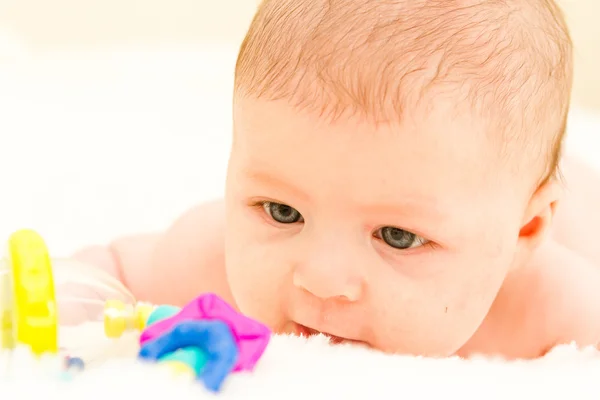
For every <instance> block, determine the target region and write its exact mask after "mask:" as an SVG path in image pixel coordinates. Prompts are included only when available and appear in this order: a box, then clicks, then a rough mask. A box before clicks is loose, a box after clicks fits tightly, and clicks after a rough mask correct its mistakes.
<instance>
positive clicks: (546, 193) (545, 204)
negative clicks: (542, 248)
mask: <svg viewBox="0 0 600 400" xmlns="http://www.w3.org/2000/svg"><path fill="white" fill-rule="evenodd" d="M561 194H562V186H561V184H560V182H559V181H558V179H549V180H548V181H547V182H546V183H544V184H542V185H540V187H539V188H538V189H537V190H536V191H535V193H534V194H533V196H531V199H530V200H529V204H528V205H527V209H526V210H525V214H524V218H523V221H522V224H521V229H520V231H519V243H520V245H521V246H522V247H524V250H525V249H527V250H534V249H535V248H537V247H538V246H539V244H540V243H541V242H542V241H543V240H544V239H545V238H546V237H547V235H548V234H549V232H550V228H551V226H552V218H553V217H554V212H555V209H556V204H557V203H558V201H559V199H560V196H561Z"/></svg>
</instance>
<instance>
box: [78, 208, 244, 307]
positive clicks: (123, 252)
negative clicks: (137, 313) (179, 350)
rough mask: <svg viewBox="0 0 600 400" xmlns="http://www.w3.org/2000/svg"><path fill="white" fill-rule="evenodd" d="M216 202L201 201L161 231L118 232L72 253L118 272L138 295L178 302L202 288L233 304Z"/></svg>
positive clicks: (221, 219)
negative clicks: (112, 237)
mask: <svg viewBox="0 0 600 400" xmlns="http://www.w3.org/2000/svg"><path fill="white" fill-rule="evenodd" d="M224 213H225V208H224V204H223V202H222V201H214V202H211V203H206V204H201V205H199V206H196V207H194V208H192V209H191V210H189V211H188V212H187V213H185V214H184V215H183V216H181V217H180V218H179V219H178V220H177V221H176V222H175V223H174V224H173V225H172V226H171V227H170V228H169V229H168V230H167V231H166V232H164V233H157V234H146V235H138V236H130V237H124V238H120V239H117V240H115V241H114V242H112V243H111V244H110V245H108V246H106V247H100V246H97V247H91V248H88V249H84V250H82V251H79V252H78V253H76V254H75V255H74V258H76V259H78V260H80V261H83V262H86V263H89V264H92V265H95V266H97V267H100V268H103V269H105V270H106V271H108V272H110V273H111V274H112V275H114V276H116V277H118V278H119V279H120V280H121V281H122V282H123V283H124V284H125V285H126V286H127V287H128V288H129V289H130V290H131V291H132V293H133V295H134V296H135V297H136V298H137V299H138V300H143V301H150V302H153V303H156V304H165V303H168V304H175V305H183V304H185V303H187V302H188V301H190V300H191V299H193V298H194V297H195V296H197V295H198V294H200V293H202V292H209V291H210V292H214V293H216V294H218V295H219V296H221V297H223V298H224V299H225V300H227V301H229V302H230V303H232V304H233V299H232V298H231V293H230V291H229V287H228V285H227V280H226V278H225V268H224V266H225V263H224V234H223V229H224V222H225V214H224Z"/></svg>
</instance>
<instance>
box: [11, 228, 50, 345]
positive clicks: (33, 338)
mask: <svg viewBox="0 0 600 400" xmlns="http://www.w3.org/2000/svg"><path fill="white" fill-rule="evenodd" d="M8 262H9V264H10V266H11V269H12V276H11V278H12V291H13V301H14V303H13V304H14V307H13V332H14V338H15V342H16V344H17V345H18V344H24V345H28V346H29V347H30V348H31V350H32V351H33V352H34V353H35V354H38V355H39V354H43V353H56V352H58V316H57V305H56V296H55V291H54V277H53V275H52V262H51V260H50V254H49V253H48V249H47V247H46V244H45V243H44V240H43V239H42V237H41V236H40V235H38V234H37V233H36V232H34V231H31V230H26V229H24V230H20V231H17V232H15V233H14V234H13V235H12V236H11V237H10V238H9V240H8Z"/></svg>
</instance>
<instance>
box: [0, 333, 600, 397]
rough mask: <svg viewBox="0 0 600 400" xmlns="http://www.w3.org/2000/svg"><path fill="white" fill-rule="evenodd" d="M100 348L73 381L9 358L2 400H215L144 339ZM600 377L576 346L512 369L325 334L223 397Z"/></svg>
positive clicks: (597, 360) (282, 346)
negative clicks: (143, 358) (337, 341)
mask: <svg viewBox="0 0 600 400" xmlns="http://www.w3.org/2000/svg"><path fill="white" fill-rule="evenodd" d="M88 329H89V330H88ZM86 330H88V331H87V332H86ZM98 331H101V326H90V325H88V326H83V327H81V328H80V330H79V332H78V334H80V335H83V336H85V335H86V334H88V333H91V334H92V336H94V335H96V334H97V333H98ZM100 348H101V349H102V351H100V352H96V356H101V355H100V353H102V354H103V357H104V358H106V355H107V354H110V355H111V356H110V358H108V360H106V361H104V362H102V363H101V364H100V365H96V366H94V367H90V368H89V369H88V370H87V371H85V372H83V373H82V374H80V375H78V376H76V377H75V378H74V379H73V380H71V381H69V382H66V381H61V380H59V379H56V377H55V376H54V375H50V374H49V373H48V371H50V370H52V368H57V366H56V362H55V361H54V362H53V360H50V359H47V360H44V362H35V361H33V360H32V358H31V356H30V355H29V353H28V352H26V351H19V352H17V353H16V354H12V357H11V356H9V355H6V354H5V355H1V356H0V366H1V367H0V394H1V395H2V398H19V399H23V398H31V399H33V398H34V397H39V396H52V397H54V396H60V398H61V399H80V398H82V397H83V398H87V396H94V397H95V398H110V397H115V396H116V397H118V398H126V397H128V398H129V397H133V396H140V398H143V397H145V396H148V397H152V398H164V397H169V398H172V399H178V400H186V399H190V400H192V399H203V398H213V394H212V393H210V392H207V391H206V390H205V389H204V387H203V386H202V385H201V384H200V383H198V382H194V381H193V380H190V379H186V378H182V377H179V378H177V377H174V376H172V375H171V374H170V373H169V372H167V371H166V370H164V369H162V368H160V367H159V366H157V365H155V364H152V365H150V364H142V363H139V362H137V361H136V360H135V351H136V348H137V347H136V346H135V341H132V340H126V341H125V343H123V342H116V343H113V344H106V343H104V342H102V341H101V343H100ZM88 355H89V354H88ZM7 366H8V367H9V368H6V367H7ZM2 367H4V369H2ZM598 376H600V357H599V354H598V352H597V351H595V350H589V351H588V350H586V351H579V350H576V349H575V348H573V347H570V346H563V347H559V348H557V349H555V350H554V351H553V352H551V353H550V354H548V355H547V356H546V357H545V358H543V359H540V360H536V361H528V362H510V363H508V362H503V361H502V360H490V359H474V360H470V361H465V360H461V359H458V358H449V359H440V360H433V359H426V358H416V357H404V356H391V355H384V354H381V353H378V352H375V351H371V350H367V349H364V348H359V347H352V346H350V345H342V346H331V345H329V344H328V343H327V340H326V339H325V338H324V337H323V336H318V337H313V338H311V339H309V340H306V339H302V338H296V337H289V336H275V337H274V338H273V339H272V342H271V343H270V344H269V346H268V347H267V350H266V352H265V354H264V355H263V357H262V358H261V360H260V361H259V363H258V364H257V367H256V369H255V370H254V371H253V372H252V373H244V374H233V375H230V376H229V377H228V378H227V380H226V383H225V384H224V386H223V388H222V391H221V392H220V393H219V395H220V397H222V398H224V399H262V400H267V399H303V400H305V399H367V398H370V399H399V398H411V399H434V398H446V397H450V398H452V397H456V398H460V399H467V400H468V399H473V400H475V399H477V400H479V399H481V398H484V399H509V398H510V399H534V398H570V397H573V398H577V399H588V398H589V399H597V398H598V396H599V394H600V380H599V379H598ZM5 396H6V397H5ZM13 396H14V397H13ZM57 398H58V397H57Z"/></svg>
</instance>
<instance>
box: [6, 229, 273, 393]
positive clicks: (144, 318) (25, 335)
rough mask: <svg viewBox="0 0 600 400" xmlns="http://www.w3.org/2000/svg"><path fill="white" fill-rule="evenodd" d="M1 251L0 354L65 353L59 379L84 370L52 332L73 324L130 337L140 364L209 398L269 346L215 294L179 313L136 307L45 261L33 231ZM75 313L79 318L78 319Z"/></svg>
mask: <svg viewBox="0 0 600 400" xmlns="http://www.w3.org/2000/svg"><path fill="white" fill-rule="evenodd" d="M8 249H9V251H8V257H7V258H6V259H0V317H1V328H2V336H1V337H0V339H1V340H2V341H1V345H2V346H1V347H2V348H4V349H15V348H17V347H19V346H26V347H29V348H30V349H31V351H32V352H33V353H34V354H35V355H37V356H40V355H43V354H57V353H60V352H67V355H66V357H64V370H63V373H62V375H60V376H62V378H63V379H71V378H72V377H73V374H72V372H81V371H83V369H84V366H85V362H84V361H83V359H82V358H79V357H77V356H74V355H72V354H70V349H69V347H68V345H67V346H64V345H63V344H62V343H61V346H59V333H60V329H59V328H61V327H67V326H69V325H72V324H76V323H77V322H79V323H82V322H94V321H95V322H102V326H103V328H104V333H105V336H106V337H107V338H113V339H117V338H119V337H121V336H122V335H123V334H124V333H126V332H138V333H139V334H140V339H139V343H140V351H139V356H140V358H141V359H143V360H146V361H156V362H157V363H159V364H160V365H161V366H164V367H167V368H169V369H170V370H171V371H174V372H176V373H177V374H186V373H187V374H188V375H190V376H193V377H195V378H197V379H199V380H201V381H202V382H203V383H204V385H205V386H206V387H207V388H208V389H209V390H212V391H218V390H220V388H221V386H222V383H223V381H224V379H225V378H226V377H227V376H228V375H229V374H230V373H231V372H235V371H250V370H252V369H253V368H254V366H255V364H256V362H257V361H258V359H259V358H260V357H261V356H262V354H263V352H264V350H265V348H266V346H267V344H268V342H269V339H270V331H269V329H268V328H267V327H266V326H264V325H263V324H261V323H259V322H257V321H254V320H252V319H251V318H248V317H246V316H243V315H242V314H240V313H238V312H237V311H235V310H234V309H233V307H231V306H230V305H229V304H227V303H226V302H225V301H224V300H223V299H221V298H220V297H218V296H217V295H215V294H210V293H209V294H204V295H201V296H199V297H197V298H196V299H194V300H193V301H191V302H190V303H188V304H187V305H186V306H184V307H183V308H180V307H176V306H171V305H159V306H157V305H153V304H149V303H144V302H137V301H136V300H135V298H134V297H133V296H132V295H131V293H130V292H129V291H128V290H127V289H126V288H125V287H124V286H123V285H122V284H121V283H120V282H119V281H118V280H117V279H116V278H113V277H111V276H109V275H108V274H106V273H104V272H102V271H100V270H98V269H96V268H88V267H86V266H85V265H82V264H80V263H77V262H74V261H72V260H68V259H51V258H50V256H49V252H48V249H47V248H46V244H45V243H44V240H43V239H42V238H41V236H39V235H38V234H37V233H36V232H34V231H31V230H20V231H17V232H15V233H14V234H13V235H11V236H10V238H9V241H8ZM81 289H84V290H83V293H84V294H82V292H81ZM77 290H80V293H78V292H77ZM94 296H95V297H94ZM69 306H72V307H71V308H69ZM61 307H63V308H62V309H61ZM65 307H66V308H65ZM77 307H79V308H77ZM61 310H64V311H65V312H64V313H62V312H61ZM77 310H79V311H84V312H83V313H82V314H83V315H84V316H85V319H84V320H79V319H78V318H79V316H78V315H76V314H77V313H76V312H74V311H77Z"/></svg>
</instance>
